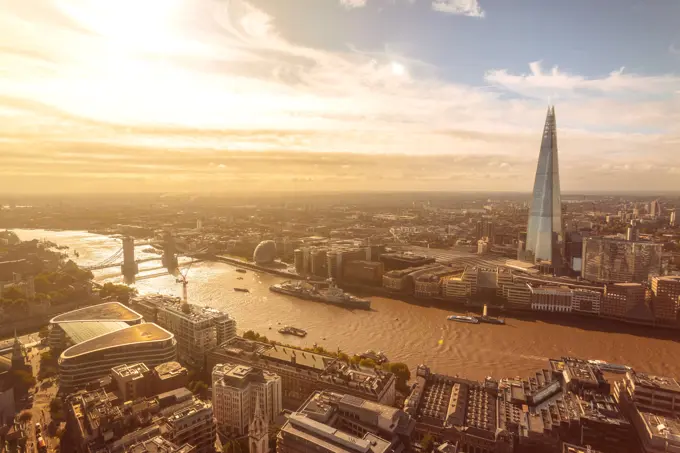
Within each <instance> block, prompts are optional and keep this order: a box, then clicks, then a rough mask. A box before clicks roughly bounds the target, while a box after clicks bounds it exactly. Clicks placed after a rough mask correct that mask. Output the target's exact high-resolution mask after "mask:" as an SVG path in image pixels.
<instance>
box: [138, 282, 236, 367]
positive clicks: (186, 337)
mask: <svg viewBox="0 0 680 453" xmlns="http://www.w3.org/2000/svg"><path fill="white" fill-rule="evenodd" d="M131 303H132V306H133V307H135V309H137V310H139V311H140V313H142V314H143V315H144V319H146V320H147V321H152V322H155V323H157V324H158V325H160V326H161V327H163V328H165V329H167V330H169V331H170V332H172V333H173V334H174V335H175V338H176V339H177V355H178V357H179V358H180V359H181V360H185V361H187V362H190V363H198V364H203V361H204V360H205V354H206V353H207V352H208V351H209V350H210V349H212V348H214V347H216V346H219V345H220V344H222V343H224V342H225V341H227V340H229V339H231V338H233V337H235V336H236V320H235V319H234V318H232V317H230V316H229V315H228V314H227V313H224V312H221V311H219V310H217V309H215V308H210V307H200V306H198V305H192V304H185V305H183V304H182V303H181V300H180V299H177V298H172V297H166V296H162V295H148V296H143V297H137V298H135V299H133V300H132V301H131Z"/></svg>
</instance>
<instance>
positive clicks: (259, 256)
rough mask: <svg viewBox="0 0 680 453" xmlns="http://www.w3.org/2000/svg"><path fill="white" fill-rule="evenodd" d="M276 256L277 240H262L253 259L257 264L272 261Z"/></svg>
mask: <svg viewBox="0 0 680 453" xmlns="http://www.w3.org/2000/svg"><path fill="white" fill-rule="evenodd" d="M275 258H276V242H274V241H271V240H269V241H262V242H260V244H259V245H258V246H257V247H256V248H255V252H254V253H253V261H255V262H256V263H257V264H267V263H271V262H272V261H274V259H275Z"/></svg>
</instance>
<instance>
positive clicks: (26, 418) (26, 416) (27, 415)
mask: <svg viewBox="0 0 680 453" xmlns="http://www.w3.org/2000/svg"><path fill="white" fill-rule="evenodd" d="M31 420H33V413H32V412H31V411H29V410H23V411H21V413H20V414H19V421H20V422H21V423H22V424H24V425H25V424H26V423H28V422H30V421H31Z"/></svg>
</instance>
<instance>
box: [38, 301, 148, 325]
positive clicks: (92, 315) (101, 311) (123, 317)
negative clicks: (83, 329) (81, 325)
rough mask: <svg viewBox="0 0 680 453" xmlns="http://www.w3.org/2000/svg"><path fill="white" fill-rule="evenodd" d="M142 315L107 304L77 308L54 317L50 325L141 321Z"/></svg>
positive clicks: (111, 303) (124, 307) (119, 304)
mask: <svg viewBox="0 0 680 453" xmlns="http://www.w3.org/2000/svg"><path fill="white" fill-rule="evenodd" d="M141 320H142V315H140V314H139V313H137V312H136V311H134V310H131V309H130V308H128V307H126V306H125V305H123V304H121V303H119V302H107V303H105V304H99V305H93V306H91V307H85V308H79V309H78V310H73V311H69V312H68V313H62V314H61V315H58V316H55V317H54V318H52V320H51V321H50V323H51V324H59V323H63V322H77V321H125V322H131V321H141Z"/></svg>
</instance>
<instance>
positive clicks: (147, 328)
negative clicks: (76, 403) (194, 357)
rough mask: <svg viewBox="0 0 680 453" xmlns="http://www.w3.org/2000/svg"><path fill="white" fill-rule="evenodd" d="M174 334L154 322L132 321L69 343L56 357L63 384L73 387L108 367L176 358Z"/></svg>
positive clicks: (89, 379) (67, 387)
mask: <svg viewBox="0 0 680 453" xmlns="http://www.w3.org/2000/svg"><path fill="white" fill-rule="evenodd" d="M176 357H177V341H176V340H175V336H174V335H173V334H172V333H170V332H168V331H167V330H165V329H163V328H162V327H160V326H158V325H156V324H153V323H142V324H135V325H133V326H126V327H124V328H121V329H118V330H115V331H112V332H108V333H104V334H102V335H99V336H95V337H92V338H89V339H87V340H85V341H83V342H81V343H78V344H76V345H74V346H71V347H69V348H68V349H66V350H65V351H64V352H62V353H61V356H60V357H59V380H60V385H61V387H62V388H65V389H74V388H78V387H83V386H85V385H86V384H87V383H89V382H92V381H95V380H97V379H100V378H102V377H104V376H106V375H107V374H109V372H110V371H111V368H113V367H115V366H118V365H123V364H126V363H140V362H141V363H144V364H145V365H146V366H147V367H149V368H151V367H154V366H157V365H160V364H161V363H165V362H169V361H173V360H175V359H176Z"/></svg>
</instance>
